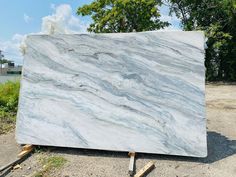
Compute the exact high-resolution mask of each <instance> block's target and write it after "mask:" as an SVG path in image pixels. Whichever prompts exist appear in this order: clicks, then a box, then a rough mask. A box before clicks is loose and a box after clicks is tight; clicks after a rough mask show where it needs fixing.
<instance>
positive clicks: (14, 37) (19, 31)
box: [0, 0, 179, 64]
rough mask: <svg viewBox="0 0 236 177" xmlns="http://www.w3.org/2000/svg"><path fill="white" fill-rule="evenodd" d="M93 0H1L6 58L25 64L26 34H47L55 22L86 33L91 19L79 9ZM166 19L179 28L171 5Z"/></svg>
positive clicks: (0, 36) (0, 38)
mask: <svg viewBox="0 0 236 177" xmlns="http://www.w3.org/2000/svg"><path fill="white" fill-rule="evenodd" d="M91 1H92V0H1V5H0V14H1V15H0V24H1V27H0V50H3V52H4V55H5V58H8V59H11V60H13V61H15V62H16V63H17V64H22V58H23V57H22V55H21V53H20V51H19V46H20V44H21V42H22V40H23V39H24V37H25V35H27V34H30V33H46V34H47V32H48V31H49V29H48V28H49V26H51V23H53V24H54V25H55V28H56V30H57V32H58V33H81V32H86V28H87V26H88V25H89V23H90V21H91V19H90V18H89V17H78V16H77V15H76V9H77V8H78V7H79V6H82V5H84V4H88V3H90V2H91ZM160 9H161V14H162V17H161V19H162V20H166V21H169V22H171V23H172V24H173V25H172V27H170V28H168V29H179V20H178V19H177V18H176V17H169V16H168V8H167V7H161V8H160Z"/></svg>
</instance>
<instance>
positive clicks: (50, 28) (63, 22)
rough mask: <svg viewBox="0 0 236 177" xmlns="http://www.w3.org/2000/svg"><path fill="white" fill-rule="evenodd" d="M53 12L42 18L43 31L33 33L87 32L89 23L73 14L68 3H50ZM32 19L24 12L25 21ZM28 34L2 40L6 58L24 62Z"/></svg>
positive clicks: (0, 47) (2, 48) (1, 44)
mask: <svg viewBox="0 0 236 177" xmlns="http://www.w3.org/2000/svg"><path fill="white" fill-rule="evenodd" d="M50 7H51V9H52V10H53V13H52V14H51V15H48V16H45V17H43V18H42V24H41V31H39V32H35V33H31V34H51V33H53V34H71V33H86V29H87V27H88V25H89V24H88V23H86V22H83V21H81V20H80V19H79V18H78V17H77V16H75V15H73V13H72V8H71V6H70V5H68V4H62V5H59V6H56V5H55V4H51V5H50ZM31 20H32V18H31V17H30V16H28V15H27V14H24V21H25V22H26V23H29V22H30V21H31ZM25 38H26V35H21V34H15V35H14V36H13V37H12V38H11V39H10V40H8V41H0V49H1V50H3V54H4V55H5V58H7V59H10V60H13V61H15V63H16V64H22V62H23V59H22V54H21V52H20V51H21V49H20V48H21V47H22V46H23V47H24V40H25Z"/></svg>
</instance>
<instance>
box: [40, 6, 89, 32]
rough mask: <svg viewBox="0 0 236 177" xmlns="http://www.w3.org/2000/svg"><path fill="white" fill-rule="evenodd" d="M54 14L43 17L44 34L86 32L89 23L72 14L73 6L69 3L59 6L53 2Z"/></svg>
mask: <svg viewBox="0 0 236 177" xmlns="http://www.w3.org/2000/svg"><path fill="white" fill-rule="evenodd" d="M51 8H52V9H53V10H54V12H53V14H51V15H48V16H46V17H43V18H42V28H41V29H42V30H41V33H44V34H52V33H53V34H71V33H85V32H86V29H87V27H88V23H85V22H83V21H81V20H80V19H79V18H78V17H77V16H74V15H73V14H72V8H71V6H70V5H68V4H62V5H59V6H57V7H55V5H53V4H51Z"/></svg>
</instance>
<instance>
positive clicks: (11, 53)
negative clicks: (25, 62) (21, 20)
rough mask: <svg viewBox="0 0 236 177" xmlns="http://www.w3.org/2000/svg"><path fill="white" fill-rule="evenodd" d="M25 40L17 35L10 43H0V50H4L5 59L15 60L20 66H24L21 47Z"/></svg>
mask: <svg viewBox="0 0 236 177" xmlns="http://www.w3.org/2000/svg"><path fill="white" fill-rule="evenodd" d="M23 38H24V36H23V35H20V34H15V35H14V36H13V37H12V39H10V40H8V41H0V49H1V50H3V54H4V55H5V58H6V59H9V60H13V61H14V62H15V63H16V64H18V65H19V64H22V55H21V53H20V49H19V47H20V45H21V42H22V39H23Z"/></svg>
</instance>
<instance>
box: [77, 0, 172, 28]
mask: <svg viewBox="0 0 236 177" xmlns="http://www.w3.org/2000/svg"><path fill="white" fill-rule="evenodd" d="M160 4H161V0H95V1H93V2H92V3H91V4H89V5H84V6H82V7H79V8H78V10H77V14H78V15H82V16H86V15H90V16H91V17H92V19H93V23H92V24H91V25H90V27H89V28H88V31H90V32H95V33H111V32H133V31H134V30H135V31H137V32H140V31H148V30H156V29H160V28H163V27H165V26H168V25H169V23H168V22H162V21H160V19H159V17H160V13H159V10H158V5H160Z"/></svg>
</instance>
